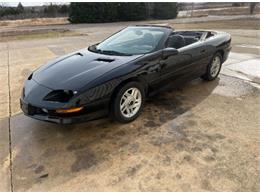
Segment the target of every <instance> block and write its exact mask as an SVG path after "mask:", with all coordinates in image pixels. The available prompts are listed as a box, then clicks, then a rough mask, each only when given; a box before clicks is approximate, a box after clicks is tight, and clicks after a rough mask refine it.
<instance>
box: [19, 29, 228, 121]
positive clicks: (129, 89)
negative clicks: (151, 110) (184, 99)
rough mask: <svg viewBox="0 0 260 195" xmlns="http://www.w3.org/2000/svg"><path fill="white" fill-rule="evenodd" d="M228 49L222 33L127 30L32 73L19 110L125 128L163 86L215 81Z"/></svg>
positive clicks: (38, 116)
mask: <svg viewBox="0 0 260 195" xmlns="http://www.w3.org/2000/svg"><path fill="white" fill-rule="evenodd" d="M230 50H231V37H230V35H229V34H227V33H224V32H215V31H203V30H200V31H174V30H173V29H172V28H170V27H167V26H154V25H139V26H130V27H127V28H124V29H122V30H121V31H119V32H117V33H116V34H114V35H112V36H110V37H109V38H107V39H106V40H104V41H103V42H101V43H98V44H95V45H92V46H90V47H89V48H86V49H82V50H80V51H77V52H74V53H71V54H68V55H66V56H63V57H60V58H57V59H55V60H53V61H51V62H49V63H47V64H45V65H43V66H41V67H40V68H38V69H37V70H35V71H34V72H33V73H32V74H31V75H30V76H29V77H28V79H27V80H26V81H25V84H24V88H23V90H22V96H21V99H20V103H21V109H22V110H23V112H24V114H25V115H27V116H30V117H32V118H35V119H39V120H43V121H49V122H54V123H61V124H69V123H73V122H81V121H86V120H92V119H97V118H100V117H103V116H105V115H110V116H111V117H112V118H113V119H115V120H117V121H119V122H122V123H127V122H130V121H133V120H134V119H136V118H137V117H138V115H139V114H140V112H141V110H142V108H143V106H144V102H145V98H146V97H148V96H151V95H152V94H155V92H158V91H159V90H158V89H161V88H162V87H164V86H166V85H167V84H168V83H171V85H174V86H175V85H176V86H177V85H179V84H181V83H183V82H185V81H188V80H192V79H195V78H197V77H201V78H203V79H204V80H207V81H211V80H214V79H215V78H216V77H217V76H218V74H219V72H220V69H221V65H222V63H223V62H224V61H225V60H226V59H227V57H228V54H229V52H230Z"/></svg>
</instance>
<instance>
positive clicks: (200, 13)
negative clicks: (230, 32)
mask: <svg viewBox="0 0 260 195" xmlns="http://www.w3.org/2000/svg"><path fill="white" fill-rule="evenodd" d="M254 13H255V14H260V6H257V7H256V9H255V11H254ZM248 14H250V9H249V7H228V8H222V9H215V10H214V9H205V10H203V9H201V10H194V11H193V17H204V16H209V15H216V16H227V15H248ZM183 17H185V16H183Z"/></svg>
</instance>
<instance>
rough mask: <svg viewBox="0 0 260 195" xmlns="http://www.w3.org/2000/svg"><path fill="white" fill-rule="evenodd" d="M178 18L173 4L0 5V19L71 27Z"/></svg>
mask: <svg viewBox="0 0 260 195" xmlns="http://www.w3.org/2000/svg"><path fill="white" fill-rule="evenodd" d="M177 14H178V4H177V3H144V2H141V3H136V2H131V3H112V2H110V3H106V2H99V3H98V2H94V3H93V2H92V3H88V2H75V3H70V4H63V5H57V4H52V3H51V4H49V5H44V6H36V7H24V6H23V5H22V3H19V4H18V5H17V7H10V6H6V5H2V6H1V5H0V19H23V18H36V17H40V18H41V17H60V16H65V17H66V16H68V17H69V18H68V20H69V21H70V22H71V23H84V22H87V23H92V22H116V21H131V20H132V21H135V20H146V19H149V18H153V19H171V18H175V17H176V16H177Z"/></svg>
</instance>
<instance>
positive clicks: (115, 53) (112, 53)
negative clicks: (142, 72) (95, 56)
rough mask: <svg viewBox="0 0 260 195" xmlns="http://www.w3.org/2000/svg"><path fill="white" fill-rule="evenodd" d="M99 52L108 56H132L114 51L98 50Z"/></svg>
mask: <svg viewBox="0 0 260 195" xmlns="http://www.w3.org/2000/svg"><path fill="white" fill-rule="evenodd" d="M97 50H98V52H99V51H100V52H101V53H103V54H108V55H119V56H131V54H126V53H121V52H118V51H113V50H100V49H97Z"/></svg>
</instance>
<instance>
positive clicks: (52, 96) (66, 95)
mask: <svg viewBox="0 0 260 195" xmlns="http://www.w3.org/2000/svg"><path fill="white" fill-rule="evenodd" d="M74 94H75V93H74V92H73V91H71V90H55V91H52V92H50V93H49V94H48V95H46V96H45V97H44V98H43V100H45V101H52V102H62V103H64V102H68V101H69V100H70V99H71V98H72V97H73V95H74Z"/></svg>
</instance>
